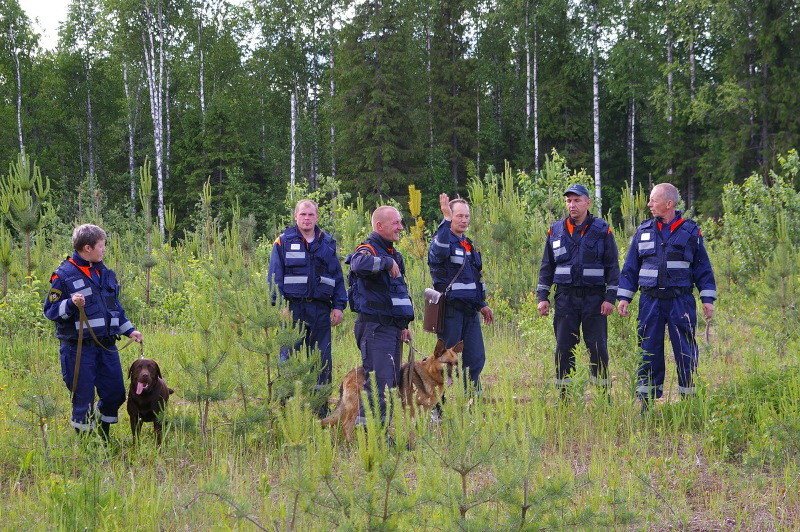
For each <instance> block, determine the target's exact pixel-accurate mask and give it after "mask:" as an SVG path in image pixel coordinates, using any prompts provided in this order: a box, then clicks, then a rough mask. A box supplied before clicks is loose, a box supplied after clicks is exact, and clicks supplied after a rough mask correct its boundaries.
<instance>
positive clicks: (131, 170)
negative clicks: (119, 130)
mask: <svg viewBox="0 0 800 532" xmlns="http://www.w3.org/2000/svg"><path fill="white" fill-rule="evenodd" d="M122 84H123V87H124V88H125V102H126V103H127V104H128V174H129V175H130V179H131V186H130V193H131V194H130V199H131V215H133V214H136V200H137V198H136V159H135V156H134V147H135V145H136V143H135V128H134V124H133V121H134V116H133V115H134V111H133V106H137V107H138V103H139V102H138V100H139V97H138V89H137V97H136V102H134V103H133V105H132V104H131V90H130V84H129V83H128V64H127V63H122Z"/></svg>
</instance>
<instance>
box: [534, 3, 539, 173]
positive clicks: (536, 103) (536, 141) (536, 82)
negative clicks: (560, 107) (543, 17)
mask: <svg viewBox="0 0 800 532" xmlns="http://www.w3.org/2000/svg"><path fill="white" fill-rule="evenodd" d="M538 37H539V32H538V27H537V25H536V15H535V14H534V16H533V167H534V168H535V169H536V171H537V172H538V171H539V45H538V43H537V41H538Z"/></svg>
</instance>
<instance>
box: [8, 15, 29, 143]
mask: <svg viewBox="0 0 800 532" xmlns="http://www.w3.org/2000/svg"><path fill="white" fill-rule="evenodd" d="M8 40H9V44H10V45H11V47H12V48H13V49H14V69H15V73H16V78H17V134H18V137H19V152H20V153H22V154H24V153H25V140H24V138H23V135H22V73H21V71H20V67H19V47H18V46H17V32H16V30H15V29H14V25H13V24H11V25H10V26H9V28H8Z"/></svg>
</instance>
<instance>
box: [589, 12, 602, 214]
mask: <svg viewBox="0 0 800 532" xmlns="http://www.w3.org/2000/svg"><path fill="white" fill-rule="evenodd" d="M592 12H593V20H592V122H593V129H594V196H595V203H596V204H597V213H598V214H602V212H603V204H602V197H603V196H602V191H601V186H602V179H601V178H600V79H599V72H598V66H597V59H598V49H597V48H598V47H597V40H598V31H599V26H600V24H599V21H598V13H597V2H596V1H595V2H592Z"/></svg>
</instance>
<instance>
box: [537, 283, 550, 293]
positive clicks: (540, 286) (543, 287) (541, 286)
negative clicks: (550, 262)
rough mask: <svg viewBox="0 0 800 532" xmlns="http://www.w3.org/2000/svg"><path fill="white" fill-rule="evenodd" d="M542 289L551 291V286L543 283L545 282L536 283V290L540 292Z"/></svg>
mask: <svg viewBox="0 0 800 532" xmlns="http://www.w3.org/2000/svg"><path fill="white" fill-rule="evenodd" d="M540 290H547V291H548V292H549V291H550V287H549V286H547V285H543V284H537V285H536V291H537V292H538V291H540Z"/></svg>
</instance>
